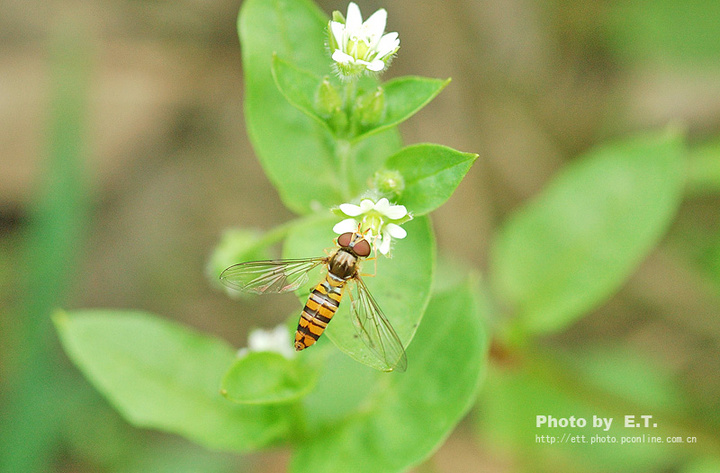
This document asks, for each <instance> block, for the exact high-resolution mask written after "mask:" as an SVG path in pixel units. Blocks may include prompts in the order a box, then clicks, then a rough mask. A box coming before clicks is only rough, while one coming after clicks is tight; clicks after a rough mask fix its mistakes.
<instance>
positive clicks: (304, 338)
mask: <svg viewBox="0 0 720 473" xmlns="http://www.w3.org/2000/svg"><path fill="white" fill-rule="evenodd" d="M346 282H347V281H346V280H345V279H342V278H339V277H337V276H335V275H334V274H333V273H331V272H328V274H327V276H325V280H324V281H322V282H321V283H320V284H318V285H317V286H315V289H313V291H312V293H311V294H310V298H308V301H307V304H305V307H304V308H303V311H302V314H301V315H300V321H299V322H298V327H297V332H295V350H297V351H300V350H304V349H305V348H307V347H309V346H310V345H312V344H313V343H315V342H316V341H317V339H318V338H320V335H322V334H323V332H324V331H325V328H326V327H327V324H328V323H330V320H331V319H332V318H333V315H335V312H336V311H337V308H338V306H339V305H340V300H341V299H342V292H343V288H344V287H345V283H346Z"/></svg>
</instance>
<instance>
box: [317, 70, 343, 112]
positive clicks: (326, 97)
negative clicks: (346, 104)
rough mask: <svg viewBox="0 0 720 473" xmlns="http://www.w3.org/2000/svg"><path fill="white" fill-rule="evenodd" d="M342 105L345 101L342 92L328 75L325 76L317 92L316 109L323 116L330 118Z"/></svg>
mask: <svg viewBox="0 0 720 473" xmlns="http://www.w3.org/2000/svg"><path fill="white" fill-rule="evenodd" d="M342 105H343V101H342V97H340V93H339V92H338V91H337V89H336V88H335V87H334V86H333V85H332V84H331V83H330V79H329V78H328V77H325V78H323V81H322V82H321V83H320V85H319V86H318V89H317V92H316V94H315V111H317V113H318V114H319V115H320V116H321V117H323V118H325V119H328V118H330V117H331V116H332V115H333V114H335V113H336V111H337V110H338V109H341V108H342Z"/></svg>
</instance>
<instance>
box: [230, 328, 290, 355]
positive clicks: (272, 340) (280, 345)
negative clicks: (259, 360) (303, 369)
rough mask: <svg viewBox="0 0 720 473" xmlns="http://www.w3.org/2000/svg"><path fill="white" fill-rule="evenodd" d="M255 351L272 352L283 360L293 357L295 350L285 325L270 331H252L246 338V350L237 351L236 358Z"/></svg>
mask: <svg viewBox="0 0 720 473" xmlns="http://www.w3.org/2000/svg"><path fill="white" fill-rule="evenodd" d="M255 351H274V352H276V353H280V354H281V355H283V356H284V357H285V358H292V357H294V356H295V350H294V349H293V347H292V342H291V340H290V332H288V329H287V327H286V326H285V325H282V324H281V325H278V326H277V327H275V328H274V329H272V330H265V329H261V328H258V329H254V330H252V331H251V332H250V335H249V336H248V346H247V348H241V349H240V350H238V353H237V356H238V357H243V356H245V355H247V354H248V353H250V352H255Z"/></svg>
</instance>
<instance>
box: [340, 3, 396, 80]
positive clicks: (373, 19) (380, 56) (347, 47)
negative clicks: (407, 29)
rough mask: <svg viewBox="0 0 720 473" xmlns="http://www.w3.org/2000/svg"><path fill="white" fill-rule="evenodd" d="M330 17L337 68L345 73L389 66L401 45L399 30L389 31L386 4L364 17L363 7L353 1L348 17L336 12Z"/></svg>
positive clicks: (379, 69)
mask: <svg viewBox="0 0 720 473" xmlns="http://www.w3.org/2000/svg"><path fill="white" fill-rule="evenodd" d="M333 18H334V20H332V21H330V26H329V33H330V50H331V51H332V58H333V60H334V61H335V63H336V65H337V68H338V70H339V72H340V73H341V75H343V76H354V75H357V74H360V73H362V72H368V71H369V72H380V71H382V70H383V69H385V67H387V65H388V63H389V61H390V59H392V56H393V55H394V54H395V53H396V52H397V50H398V49H399V48H400V39H399V38H398V34H397V33H387V34H385V24H386V23H387V11H385V9H384V8H381V9H380V10H378V11H376V12H375V13H373V14H372V15H371V16H370V18H368V19H367V20H365V22H363V21H362V15H361V14H360V8H359V7H358V6H357V4H355V2H350V4H349V5H348V9H347V19H345V20H344V22H343V21H336V20H343V18H342V15H340V14H339V13H337V12H336V15H333Z"/></svg>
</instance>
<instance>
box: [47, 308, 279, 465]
mask: <svg viewBox="0 0 720 473" xmlns="http://www.w3.org/2000/svg"><path fill="white" fill-rule="evenodd" d="M54 320H55V325H56V327H57V330H58V333H59V334H60V339H61V341H62V343H63V347H64V348H65V350H66V352H67V353H68V355H69V356H70V358H71V359H72V360H73V362H75V364H76V365H77V366H78V368H80V370H81V371H82V372H83V373H84V374H85V376H86V377H87V378H88V379H89V380H90V382H91V383H92V384H93V385H95V387H96V388H97V389H98V390H99V391H100V392H101V393H102V394H104V395H105V397H106V398H107V399H108V400H109V401H110V402H111V403H112V404H113V406H114V407H115V408H116V409H117V410H118V411H119V412H120V413H121V414H122V415H123V416H124V417H125V418H126V419H127V420H128V421H129V422H131V423H133V424H135V425H137V426H141V427H150V428H155V429H159V430H165V431H168V432H173V433H176V434H179V435H182V436H184V437H186V438H188V439H191V440H193V441H195V442H197V443H199V444H201V445H204V446H206V447H208V448H213V449H221V450H233V451H244V450H251V449H255V448H259V447H262V446H265V445H268V444H271V443H273V442H276V441H278V440H279V439H281V438H284V437H285V436H287V435H288V432H289V429H290V421H289V418H288V416H287V411H286V410H283V409H280V408H276V407H272V406H238V405H236V404H233V403H231V402H230V401H228V400H226V399H224V398H223V397H222V396H221V395H220V381H221V379H222V377H223V374H224V373H225V371H226V370H227V368H228V367H229V366H230V365H231V364H232V363H233V361H234V359H235V351H234V350H233V349H232V347H230V346H228V345H227V344H226V343H225V342H223V341H221V340H218V339H216V338H212V337H209V336H207V335H202V334H199V333H196V332H193V331H191V330H189V329H187V328H184V327H182V326H180V325H177V324H174V323H171V322H167V321H163V320H161V319H158V318H156V317H153V316H151V315H148V314H145V313H142V312H123V311H112V310H85V311H77V312H73V313H65V312H59V313H58V314H57V315H56V316H55V318H54Z"/></svg>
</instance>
